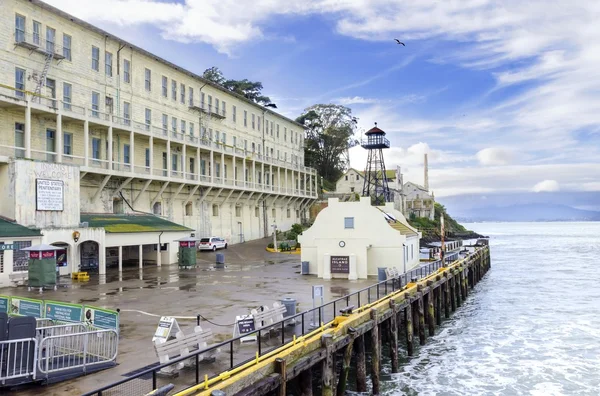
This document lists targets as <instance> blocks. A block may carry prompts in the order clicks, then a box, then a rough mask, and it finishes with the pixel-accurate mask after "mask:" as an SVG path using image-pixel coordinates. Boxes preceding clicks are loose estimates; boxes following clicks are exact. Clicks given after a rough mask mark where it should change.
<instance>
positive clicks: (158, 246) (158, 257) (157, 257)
mask: <svg viewBox="0 0 600 396" xmlns="http://www.w3.org/2000/svg"><path fill="white" fill-rule="evenodd" d="M161 255H162V253H161V251H160V243H157V244H156V266H157V267H160V266H161V265H162V262H161V261H162V257H161Z"/></svg>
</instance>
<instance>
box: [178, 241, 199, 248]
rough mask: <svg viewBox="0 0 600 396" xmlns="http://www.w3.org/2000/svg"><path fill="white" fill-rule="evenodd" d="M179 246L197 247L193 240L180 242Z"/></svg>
mask: <svg viewBox="0 0 600 396" xmlns="http://www.w3.org/2000/svg"><path fill="white" fill-rule="evenodd" d="M179 247H184V248H188V247H189V248H193V247H196V242H194V241H191V242H187V241H185V242H179Z"/></svg>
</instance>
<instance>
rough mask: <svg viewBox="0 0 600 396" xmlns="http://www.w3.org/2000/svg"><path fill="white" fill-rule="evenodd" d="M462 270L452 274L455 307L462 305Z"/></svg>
mask: <svg viewBox="0 0 600 396" xmlns="http://www.w3.org/2000/svg"><path fill="white" fill-rule="evenodd" d="M461 274H462V272H459V273H457V274H456V275H455V276H454V291H455V293H456V308H459V307H460V306H461V305H462V275H461Z"/></svg>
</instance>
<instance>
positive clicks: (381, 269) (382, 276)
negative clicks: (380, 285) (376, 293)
mask: <svg viewBox="0 0 600 396" xmlns="http://www.w3.org/2000/svg"><path fill="white" fill-rule="evenodd" d="M386 269H387V268H385V267H377V280H378V281H379V282H383V281H384V280H386V279H387V275H386V273H385V270H386Z"/></svg>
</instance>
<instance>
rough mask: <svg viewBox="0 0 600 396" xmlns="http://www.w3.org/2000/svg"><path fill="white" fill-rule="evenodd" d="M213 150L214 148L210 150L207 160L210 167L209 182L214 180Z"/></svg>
mask: <svg viewBox="0 0 600 396" xmlns="http://www.w3.org/2000/svg"><path fill="white" fill-rule="evenodd" d="M214 161H215V152H214V150H210V162H209V167H210V182H211V183H214V182H215V162H214Z"/></svg>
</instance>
